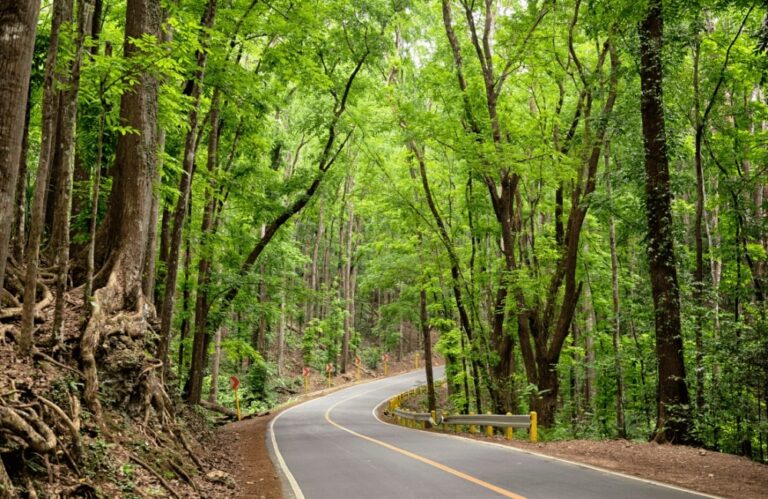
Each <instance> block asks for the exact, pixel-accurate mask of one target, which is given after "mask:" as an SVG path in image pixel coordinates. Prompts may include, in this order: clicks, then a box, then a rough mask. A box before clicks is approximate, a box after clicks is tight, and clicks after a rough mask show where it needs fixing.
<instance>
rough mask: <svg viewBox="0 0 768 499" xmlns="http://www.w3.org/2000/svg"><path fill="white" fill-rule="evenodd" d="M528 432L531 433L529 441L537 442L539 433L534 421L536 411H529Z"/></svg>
mask: <svg viewBox="0 0 768 499" xmlns="http://www.w3.org/2000/svg"><path fill="white" fill-rule="evenodd" d="M529 432H530V434H531V442H532V443H534V444H535V443H536V442H538V441H539V435H538V425H537V421H536V411H531V429H530V431H529Z"/></svg>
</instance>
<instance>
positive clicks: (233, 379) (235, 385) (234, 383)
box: [229, 376, 243, 421]
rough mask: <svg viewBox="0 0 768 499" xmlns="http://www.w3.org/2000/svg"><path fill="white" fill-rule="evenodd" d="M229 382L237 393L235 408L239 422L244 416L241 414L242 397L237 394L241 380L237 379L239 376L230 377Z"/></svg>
mask: <svg viewBox="0 0 768 499" xmlns="http://www.w3.org/2000/svg"><path fill="white" fill-rule="evenodd" d="M229 382H230V383H232V390H234V392H235V407H236V408H237V420H238V421H240V420H241V419H243V418H242V415H241V414H240V397H239V396H238V394H237V388H238V387H239V386H240V380H239V379H237V376H230V377H229Z"/></svg>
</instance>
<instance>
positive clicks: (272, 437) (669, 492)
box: [267, 368, 708, 499]
mask: <svg viewBox="0 0 768 499" xmlns="http://www.w3.org/2000/svg"><path fill="white" fill-rule="evenodd" d="M437 375H442V368H440V369H438V370H436V376H437ZM423 382H424V373H423V372H419V373H410V374H404V375H401V376H396V377H392V378H385V379H381V380H377V381H374V382H371V383H366V384H362V385H358V386H354V387H351V388H347V389H344V390H340V391H338V392H335V393H332V394H329V395H326V396H324V397H322V398H318V399H314V400H311V401H309V402H305V403H303V404H300V405H297V406H295V407H292V408H290V409H288V410H286V411H284V412H283V413H281V414H279V415H278V416H277V417H276V418H275V419H274V420H273V421H272V425H271V426H270V431H269V433H268V435H267V440H268V445H269V446H270V450H271V452H272V457H273V460H274V461H275V466H276V467H277V468H278V469H280V470H282V475H283V481H284V485H285V486H284V489H285V490H286V493H287V494H289V497H290V495H292V496H294V497H296V498H298V499H301V498H307V499H325V498H327V499H346V498H366V499H378V498H381V499H384V498H387V499H390V498H396V499H405V498H409V497H413V498H453V497H455V498H486V497H512V498H521V497H522V498H531V499H533V498H547V499H554V498H568V499H578V498H611V499H625V498H627V499H628V498H663V499H681V498H693V497H708V496H704V495H699V494H695V493H693V492H688V491H684V490H680V489H676V488H672V487H665V486H662V485H659V484H654V483H650V482H646V481H641V480H637V479H632V478H629V477H624V476H621V475H617V474H612V473H609V472H603V471H598V470H594V469H591V468H587V467H584V466H580V465H577V464H569V463H565V462H562V461H557V460H554V459H550V458H547V457H543V456H538V455H534V454H529V453H526V452H524V451H520V450H515V449H513V448H510V447H504V446H499V445H490V444H487V443H486V444H484V443H480V442H475V441H472V440H469V439H465V438H460V437H455V436H448V435H441V434H435V433H429V432H424V431H420V430H412V429H408V428H402V427H399V426H395V425H391V424H387V423H384V422H382V421H379V420H378V419H377V418H376V416H375V415H374V412H373V411H374V409H375V408H376V407H377V406H378V405H379V404H380V403H381V402H383V401H385V400H387V399H389V398H390V397H392V396H393V395H396V394H398V393H400V392H403V391H406V390H407V389H409V388H411V387H413V386H417V385H419V384H422V383H423Z"/></svg>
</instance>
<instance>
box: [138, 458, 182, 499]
mask: <svg viewBox="0 0 768 499" xmlns="http://www.w3.org/2000/svg"><path fill="white" fill-rule="evenodd" d="M131 460H132V461H133V462H135V463H136V464H139V465H141V467H142V468H144V469H145V470H147V471H149V472H150V473H151V474H152V475H154V476H155V478H157V479H158V480H159V481H160V483H161V484H163V487H165V488H166V489H167V490H168V492H170V493H171V495H173V497H176V498H177V499H181V496H179V494H178V493H177V492H176V491H175V490H174V489H173V488H172V487H171V485H170V484H169V483H168V482H167V481H166V480H165V478H163V476H162V475H161V474H160V473H158V472H157V471H155V469H154V468H153V467H152V466H150V465H149V464H147V463H145V462H144V461H142V460H141V459H139V458H138V457H136V456H134V455H133V454H131Z"/></svg>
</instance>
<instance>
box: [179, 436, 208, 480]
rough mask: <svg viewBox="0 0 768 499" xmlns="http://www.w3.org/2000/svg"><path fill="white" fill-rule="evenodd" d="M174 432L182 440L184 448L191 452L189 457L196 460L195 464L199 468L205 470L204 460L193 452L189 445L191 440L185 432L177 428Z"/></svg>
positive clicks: (188, 452)
mask: <svg viewBox="0 0 768 499" xmlns="http://www.w3.org/2000/svg"><path fill="white" fill-rule="evenodd" d="M173 434H174V435H176V438H178V439H179V441H180V442H181V445H182V446H183V447H184V450H186V451H187V454H189V457H190V458H191V459H192V461H194V462H195V464H196V465H197V469H198V470H200V471H204V470H205V466H204V465H203V462H202V461H200V458H199V457H197V454H195V453H194V452H192V448H191V447H190V446H189V442H187V439H186V438H185V437H184V432H183V431H181V430H180V429H178V428H177V429H176V431H174V432H173Z"/></svg>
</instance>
